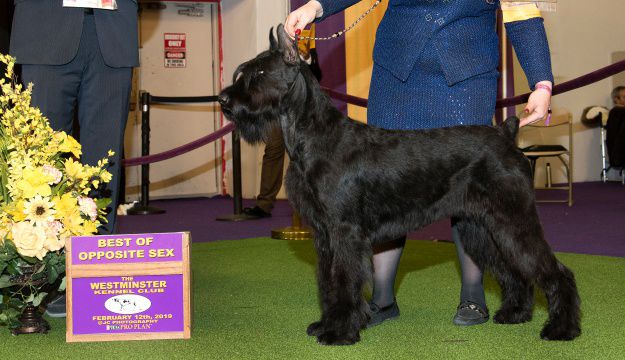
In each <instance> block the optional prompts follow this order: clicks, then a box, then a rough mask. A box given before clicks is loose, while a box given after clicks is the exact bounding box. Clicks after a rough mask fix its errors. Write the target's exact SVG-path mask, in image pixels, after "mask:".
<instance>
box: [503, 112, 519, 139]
mask: <svg viewBox="0 0 625 360" xmlns="http://www.w3.org/2000/svg"><path fill="white" fill-rule="evenodd" d="M519 122H520V120H519V118H518V117H516V116H510V117H509V118H507V119H506V120H505V121H504V122H503V124H501V125H499V127H500V128H501V130H502V131H503V133H504V134H505V135H506V137H508V138H509V139H510V140H512V141H515V140H516V136H517V134H518V133H519Z"/></svg>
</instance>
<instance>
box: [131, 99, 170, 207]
mask: <svg viewBox="0 0 625 360" xmlns="http://www.w3.org/2000/svg"><path fill="white" fill-rule="evenodd" d="M147 155H150V93H149V92H147V91H142V92H141V156H147ZM149 202H150V164H143V165H141V201H140V202H139V204H136V205H135V206H133V207H132V208H130V209H128V214H129V215H152V214H162V213H164V212H165V210H162V209H159V208H155V207H152V206H149Z"/></svg>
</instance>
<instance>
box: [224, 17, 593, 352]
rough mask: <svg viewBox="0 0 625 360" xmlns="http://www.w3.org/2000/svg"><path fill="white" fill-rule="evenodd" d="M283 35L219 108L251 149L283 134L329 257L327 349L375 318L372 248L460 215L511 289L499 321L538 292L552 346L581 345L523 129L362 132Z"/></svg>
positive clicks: (524, 309)
mask: <svg viewBox="0 0 625 360" xmlns="http://www.w3.org/2000/svg"><path fill="white" fill-rule="evenodd" d="M277 33H278V39H276V38H275V37H274V35H273V33H271V34H270V40H271V48H270V49H269V50H268V51H265V52H263V53H261V54H260V55H258V56H257V57H256V58H254V59H252V60H250V61H248V62H246V63H244V64H242V65H240V66H239V67H238V68H237V70H236V71H235V73H234V77H233V78H234V80H233V84H232V86H229V87H227V88H226V89H224V90H223V91H222V92H221V94H220V96H219V102H220V104H221V106H222V111H223V113H224V114H225V116H226V117H227V118H228V119H231V120H232V121H234V123H235V124H236V128H237V129H238V131H240V133H241V135H242V137H243V138H244V139H245V140H247V141H249V142H251V143H257V142H260V141H262V140H263V139H264V137H265V136H266V134H268V133H269V130H270V128H271V127H272V126H281V127H282V131H283V133H284V142H285V144H286V148H287V151H288V154H289V156H290V158H291V163H290V166H289V169H288V173H287V175H286V181H285V184H286V188H287V192H288V195H289V200H290V202H291V204H292V206H293V207H294V208H295V209H296V210H297V211H299V213H300V214H302V215H303V216H304V218H305V219H306V220H307V221H308V222H309V223H310V225H311V226H312V227H313V230H314V236H315V240H314V243H315V248H316V250H317V254H318V274H317V276H318V286H319V293H320V299H321V310H322V314H321V320H320V321H318V322H314V323H312V324H311V325H310V326H309V327H308V330H307V332H308V334H309V335H314V336H316V337H317V340H318V341H319V342H320V343H322V344H353V343H355V342H357V341H358V340H359V339H360V334H359V331H360V330H361V329H363V328H365V326H366V324H367V320H368V316H369V315H368V311H369V307H368V305H367V302H366V301H365V300H364V297H363V286H364V285H365V284H366V283H367V282H368V281H369V279H370V276H371V255H372V250H371V248H372V245H375V244H379V243H383V242H386V241H390V240H392V239H396V238H399V237H400V236H402V235H404V234H406V233H407V232H409V231H413V230H415V229H419V228H421V227H423V226H425V225H427V224H429V223H431V222H433V221H435V220H437V219H440V218H443V217H455V218H457V219H459V221H458V225H457V227H458V230H459V231H460V235H461V239H462V240H463V245H464V248H465V250H466V252H467V253H468V254H469V255H470V256H471V257H472V259H473V260H474V261H475V262H476V263H477V264H478V266H479V267H480V268H482V269H485V270H486V269H487V270H490V271H491V272H492V273H493V274H494V276H495V278H496V279H497V281H498V282H499V284H500V286H501V288H502V290H503V291H502V293H503V294H502V295H503V303H502V305H501V308H500V309H499V310H498V311H497V313H496V315H495V316H494V318H493V320H494V321H495V322H497V323H502V324H516V323H522V322H526V321H529V320H530V319H531V317H532V307H533V285H534V284H537V285H538V286H539V287H540V288H541V289H542V290H543V291H544V292H545V295H546V297H547V301H548V306H549V319H548V320H547V322H546V324H545V326H544V328H543V329H542V331H541V337H542V338H543V339H547V340H571V339H573V338H575V337H577V336H578V335H579V334H580V332H581V330H580V309H579V306H580V299H579V296H578V294H577V288H576V285H575V279H574V277H573V273H572V272H571V271H570V270H569V269H567V268H566V267H565V266H564V265H562V264H561V263H560V262H559V261H558V260H557V259H556V257H555V256H554V255H553V253H552V252H551V249H550V248H549V245H548V244H547V242H546V241H545V239H544V237H543V231H542V228H541V225H540V221H539V219H538V214H537V212H536V206H535V199H534V190H533V187H532V180H531V176H530V167H529V164H528V161H527V159H526V158H525V157H524V156H523V154H522V153H521V152H520V151H519V150H518V149H517V147H516V145H515V137H516V133H517V131H518V126H519V121H518V119H516V118H513V119H510V120H508V121H506V122H505V123H504V124H503V125H502V126H500V127H489V126H458V127H450V128H443V129H435V130H423V131H391V130H384V129H378V128H375V127H371V126H367V125H364V124H361V123H358V122H356V121H353V120H351V119H348V118H346V117H345V116H344V115H343V114H342V113H341V112H340V111H339V110H337V109H336V108H335V107H334V106H332V103H331V102H330V100H329V98H328V97H327V96H326V95H325V94H324V93H323V92H322V90H321V89H320V87H319V84H318V83H317V81H316V80H315V78H314V77H313V75H312V73H311V72H310V70H309V69H308V67H307V66H306V65H305V64H303V63H301V62H300V58H299V56H298V52H297V47H296V46H295V44H294V42H293V41H292V40H291V39H290V38H289V37H288V35H287V34H286V33H285V31H284V28H283V27H282V25H280V26H279V27H278V29H277Z"/></svg>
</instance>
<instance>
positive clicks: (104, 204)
mask: <svg viewBox="0 0 625 360" xmlns="http://www.w3.org/2000/svg"><path fill="white" fill-rule="evenodd" d="M94 201H95V204H96V206H97V207H98V209H105V208H106V207H107V206H108V205H109V204H110V203H111V199H110V198H103V199H94Z"/></svg>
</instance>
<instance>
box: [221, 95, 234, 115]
mask: <svg viewBox="0 0 625 360" xmlns="http://www.w3.org/2000/svg"><path fill="white" fill-rule="evenodd" d="M217 101H218V102H219V105H221V112H223V113H224V115H226V116H230V115H232V109H231V108H230V96H228V95H227V94H225V93H221V94H219V96H218V97H217Z"/></svg>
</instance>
